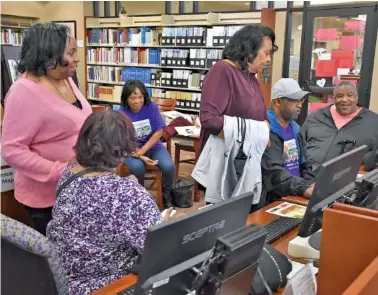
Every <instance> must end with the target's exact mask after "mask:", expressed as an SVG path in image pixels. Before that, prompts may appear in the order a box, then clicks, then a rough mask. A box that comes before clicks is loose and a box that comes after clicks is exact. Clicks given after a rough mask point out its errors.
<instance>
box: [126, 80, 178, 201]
mask: <svg viewBox="0 0 378 295" xmlns="http://www.w3.org/2000/svg"><path fill="white" fill-rule="evenodd" d="M121 105H122V108H121V112H123V113H124V114H125V115H127V116H128V117H129V118H130V119H131V121H132V122H133V125H134V127H135V130H136V133H137V136H138V141H139V147H138V148H137V149H136V150H135V151H134V152H133V153H132V154H131V156H129V157H126V158H125V164H126V166H127V167H128V168H129V170H130V172H131V174H133V175H135V176H136V177H137V178H138V181H139V183H140V184H141V185H143V183H144V178H143V176H144V170H145V161H143V160H142V158H141V156H147V157H149V158H151V159H152V160H153V161H156V162H155V163H152V164H156V165H157V166H158V167H159V169H160V170H161V172H162V178H163V183H162V186H163V203H164V207H165V208H169V207H171V206H172V203H171V196H170V191H171V188H172V185H173V178H174V173H175V166H174V164H173V161H172V158H171V155H170V154H169V153H168V150H167V149H166V148H165V147H164V146H163V144H162V142H161V141H160V138H161V137H162V135H163V129H164V127H165V122H164V119H163V117H162V116H161V114H160V111H159V108H158V106H157V105H156V104H155V103H153V102H152V101H151V99H150V97H149V95H148V92H147V89H146V87H145V86H144V84H143V83H142V82H140V81H138V80H129V81H127V82H126V83H125V85H124V86H123V90H122V95H121Z"/></svg>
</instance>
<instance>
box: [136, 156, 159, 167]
mask: <svg viewBox="0 0 378 295" xmlns="http://www.w3.org/2000/svg"><path fill="white" fill-rule="evenodd" d="M139 159H141V160H142V161H143V163H144V164H146V165H147V166H156V165H157V164H158V161H155V160H151V159H150V158H149V157H146V156H140V157H139Z"/></svg>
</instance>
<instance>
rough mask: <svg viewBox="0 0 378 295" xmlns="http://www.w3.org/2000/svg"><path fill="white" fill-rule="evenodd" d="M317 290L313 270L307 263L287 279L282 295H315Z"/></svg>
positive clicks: (311, 265) (310, 264)
mask: <svg viewBox="0 0 378 295" xmlns="http://www.w3.org/2000/svg"><path fill="white" fill-rule="evenodd" d="M317 289H318V286H317V283H316V278H315V269H314V267H313V264H312V263H309V264H306V265H305V266H303V267H302V268H301V269H300V270H298V271H297V272H296V273H295V274H294V275H293V276H292V277H291V278H290V279H289V281H288V283H287V285H286V288H285V291H284V293H283V295H316V292H317Z"/></svg>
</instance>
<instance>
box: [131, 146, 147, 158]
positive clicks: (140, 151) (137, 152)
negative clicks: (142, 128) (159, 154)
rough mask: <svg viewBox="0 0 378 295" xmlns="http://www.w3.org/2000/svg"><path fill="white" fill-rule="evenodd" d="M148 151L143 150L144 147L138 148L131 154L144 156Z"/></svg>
mask: <svg viewBox="0 0 378 295" xmlns="http://www.w3.org/2000/svg"><path fill="white" fill-rule="evenodd" d="M145 153H146V152H145V151H144V150H143V148H141V149H137V150H136V152H135V153H132V154H131V155H132V156H133V157H134V158H140V157H141V156H143V155H144V154H145Z"/></svg>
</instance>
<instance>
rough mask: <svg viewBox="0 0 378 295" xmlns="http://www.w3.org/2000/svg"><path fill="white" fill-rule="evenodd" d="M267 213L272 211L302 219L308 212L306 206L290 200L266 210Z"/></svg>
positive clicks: (275, 213) (276, 213)
mask: <svg viewBox="0 0 378 295" xmlns="http://www.w3.org/2000/svg"><path fill="white" fill-rule="evenodd" d="M266 212H267V213H271V214H274V215H278V216H283V217H291V218H300V219H302V218H303V216H304V215H305V213H306V207H305V206H301V205H297V204H292V203H288V202H284V203H281V204H280V205H278V206H276V207H273V208H271V209H268V210H266Z"/></svg>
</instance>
